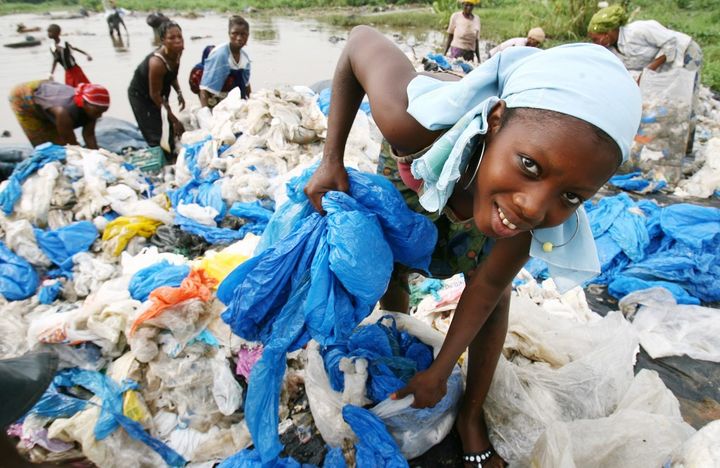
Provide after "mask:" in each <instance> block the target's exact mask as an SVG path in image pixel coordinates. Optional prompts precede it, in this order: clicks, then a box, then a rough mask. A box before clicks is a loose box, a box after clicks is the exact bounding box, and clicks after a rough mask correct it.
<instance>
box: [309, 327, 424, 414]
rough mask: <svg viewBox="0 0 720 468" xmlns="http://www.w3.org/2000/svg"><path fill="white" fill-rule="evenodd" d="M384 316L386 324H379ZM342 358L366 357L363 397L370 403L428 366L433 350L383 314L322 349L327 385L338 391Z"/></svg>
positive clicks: (342, 385) (342, 382) (406, 381)
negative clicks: (338, 341) (336, 342)
mask: <svg viewBox="0 0 720 468" xmlns="http://www.w3.org/2000/svg"><path fill="white" fill-rule="evenodd" d="M388 317H389V318H391V321H390V326H387V325H385V324H384V323H383V321H384V320H385V319H386V318H388ZM328 351H329V352H328ZM342 358H349V359H355V358H364V359H366V360H367V362H368V381H367V396H368V398H370V400H371V401H372V402H373V403H379V402H380V401H382V400H385V399H386V398H388V397H389V396H390V394H391V393H393V392H395V391H397V390H399V389H401V388H402V387H404V386H405V385H406V384H407V383H408V381H409V380H410V379H411V378H412V377H413V376H414V375H415V374H416V373H417V372H420V371H424V370H426V369H427V368H428V367H430V364H432V361H433V352H432V348H431V347H430V346H428V345H426V344H425V343H422V342H421V341H420V340H418V339H417V338H415V337H414V336H411V335H409V334H408V333H407V332H400V331H398V329H397V325H396V323H395V320H394V319H392V316H385V317H382V318H380V319H379V320H378V321H377V322H376V323H375V324H373V325H367V326H363V327H359V328H357V329H356V330H355V331H354V332H353V334H352V335H351V336H350V338H349V339H348V341H347V342H344V343H339V344H336V345H333V346H331V347H329V348H328V349H326V350H325V352H323V360H324V362H325V370H326V371H327V372H328V376H329V378H330V384H331V386H332V387H333V389H334V390H335V391H338V392H342V391H343V389H344V387H345V382H344V374H343V372H342V371H341V370H340V368H339V364H340V360H341V359H342Z"/></svg>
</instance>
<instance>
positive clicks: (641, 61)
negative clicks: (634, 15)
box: [588, 5, 703, 71]
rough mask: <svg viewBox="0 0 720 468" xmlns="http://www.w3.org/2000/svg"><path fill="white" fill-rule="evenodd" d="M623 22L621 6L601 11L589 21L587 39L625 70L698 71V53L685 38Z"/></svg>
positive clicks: (649, 23)
mask: <svg viewBox="0 0 720 468" xmlns="http://www.w3.org/2000/svg"><path fill="white" fill-rule="evenodd" d="M627 20H628V16H627V13H625V9H624V8H623V7H622V6H620V5H611V6H609V7H606V8H603V9H602V10H600V11H598V12H597V13H595V15H593V17H592V19H591V20H590V24H589V25H588V36H590V39H592V41H593V42H594V43H595V44H598V45H601V46H604V47H607V48H609V49H610V50H611V51H613V52H614V53H615V54H616V55H617V56H618V57H619V58H620V60H622V62H623V64H625V68H627V69H628V70H633V71H640V70H643V69H645V68H648V69H650V70H653V71H661V70H663V69H669V68H672V67H683V68H685V69H687V70H691V71H694V70H699V69H700V68H701V67H702V59H703V56H702V50H701V49H700V46H699V45H698V44H697V43H696V42H695V41H693V40H692V38H691V37H690V36H688V35H687V34H684V33H681V32H679V31H673V30H672V29H668V28H666V27H664V26H663V25H661V24H660V23H658V22H657V21H655V20H646V21H633V22H631V23H627ZM626 23H627V24H626Z"/></svg>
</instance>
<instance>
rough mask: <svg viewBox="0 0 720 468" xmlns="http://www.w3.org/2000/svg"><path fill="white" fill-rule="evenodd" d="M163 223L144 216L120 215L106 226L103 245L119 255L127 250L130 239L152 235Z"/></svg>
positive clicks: (113, 253)
mask: <svg viewBox="0 0 720 468" xmlns="http://www.w3.org/2000/svg"><path fill="white" fill-rule="evenodd" d="M161 224H162V222H160V221H156V220H154V219H150V218H146V217H144V216H120V217H119V218H116V219H114V220H112V221H110V223H108V225H107V226H106V227H105V230H104V231H103V235H102V240H103V242H105V245H104V246H103V247H104V249H105V250H106V251H107V252H110V253H111V254H112V255H114V256H116V257H117V256H118V255H120V254H121V253H122V251H123V250H125V246H127V244H128V242H129V241H130V239H132V238H133V237H135V236H142V237H145V238H148V237H151V236H152V235H153V234H155V230H156V229H157V228H158V226H160V225H161Z"/></svg>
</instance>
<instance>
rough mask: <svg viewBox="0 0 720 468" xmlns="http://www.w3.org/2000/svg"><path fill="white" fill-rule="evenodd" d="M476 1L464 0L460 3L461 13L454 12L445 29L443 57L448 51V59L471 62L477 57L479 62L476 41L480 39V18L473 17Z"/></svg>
mask: <svg viewBox="0 0 720 468" xmlns="http://www.w3.org/2000/svg"><path fill="white" fill-rule="evenodd" d="M477 3H478V0H465V1H463V3H462V11H456V12H455V13H453V14H452V16H451V17H450V23H449V24H448V29H447V34H448V38H447V44H446V45H445V55H448V51H450V57H452V58H460V57H462V58H463V59H464V60H467V61H471V60H472V59H473V58H474V57H477V60H478V62H479V61H480V53H479V51H478V39H479V38H480V18H479V17H478V16H477V15H473V8H475V4H477Z"/></svg>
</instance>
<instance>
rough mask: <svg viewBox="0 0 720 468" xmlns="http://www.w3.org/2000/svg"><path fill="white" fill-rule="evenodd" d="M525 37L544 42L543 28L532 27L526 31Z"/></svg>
mask: <svg viewBox="0 0 720 468" xmlns="http://www.w3.org/2000/svg"><path fill="white" fill-rule="evenodd" d="M527 37H528V38H529V39H535V40H536V41H538V42H540V43H543V42H545V31H543V28H532V29H531V30H530V31H528V33H527Z"/></svg>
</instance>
